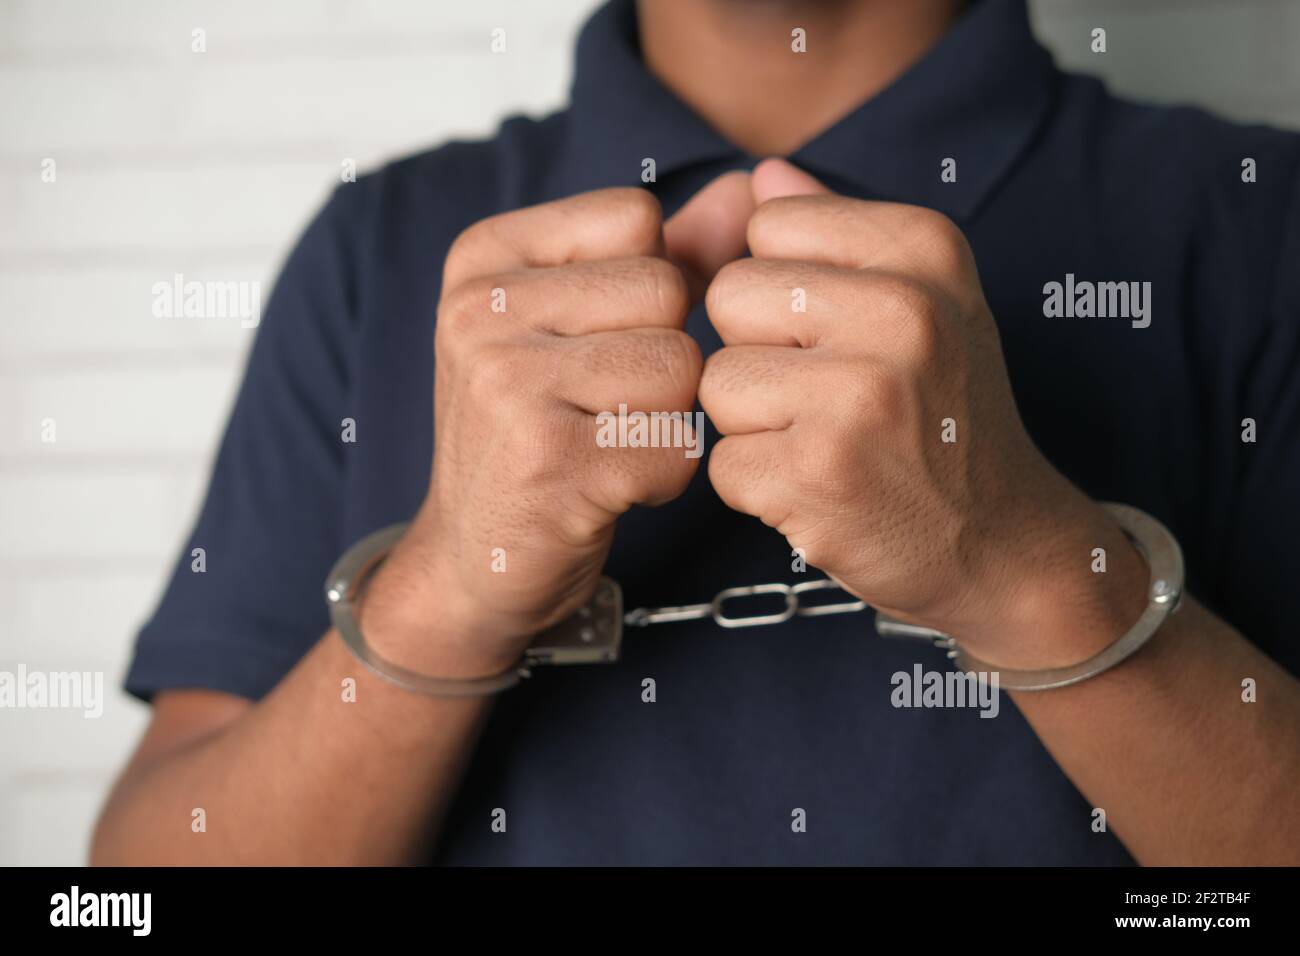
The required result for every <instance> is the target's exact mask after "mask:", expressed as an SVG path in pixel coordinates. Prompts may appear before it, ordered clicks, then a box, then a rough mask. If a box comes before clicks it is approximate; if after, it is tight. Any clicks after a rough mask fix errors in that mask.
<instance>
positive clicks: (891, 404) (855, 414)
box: [843, 366, 906, 425]
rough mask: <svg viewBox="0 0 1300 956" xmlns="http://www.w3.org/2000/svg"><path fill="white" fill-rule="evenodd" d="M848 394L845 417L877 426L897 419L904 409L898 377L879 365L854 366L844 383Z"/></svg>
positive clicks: (901, 416) (903, 396) (904, 400)
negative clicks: (850, 405)
mask: <svg viewBox="0 0 1300 956" xmlns="http://www.w3.org/2000/svg"><path fill="white" fill-rule="evenodd" d="M843 387H844V389H845V392H846V393H847V394H848V395H849V396H850V401H851V404H852V413H851V415H850V416H849V420H850V421H852V420H854V419H858V420H861V419H866V420H867V421H868V422H871V423H874V424H877V425H888V424H892V423H895V422H898V421H901V420H902V418H903V415H904V413H905V411H906V396H905V394H904V391H903V387H902V385H901V384H900V383H899V381H898V379H897V378H896V377H895V376H894V375H892V374H891V373H890V372H889V371H888V370H886V369H884V368H879V367H874V366H871V367H866V368H861V367H860V368H857V369H855V370H854V371H853V372H852V373H851V374H850V375H848V376H847V379H846V381H845V383H844V386H843Z"/></svg>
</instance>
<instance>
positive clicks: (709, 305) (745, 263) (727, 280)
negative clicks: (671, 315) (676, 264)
mask: <svg viewBox="0 0 1300 956" xmlns="http://www.w3.org/2000/svg"><path fill="white" fill-rule="evenodd" d="M751 227H752V220H751ZM755 261H757V260H754V259H734V260H732V261H731V262H728V263H727V264H726V265H724V266H723V267H722V268H721V269H719V270H718V271H717V274H716V275H714V277H713V281H711V282H710V283H709V288H708V289H707V290H706V291H705V293H704V309H705V311H706V312H707V313H708V314H709V315H715V316H716V315H722V314H724V313H725V312H726V311H727V310H728V309H729V308H730V307H731V306H732V305H733V304H734V303H735V301H736V295H737V293H739V292H740V291H741V290H742V289H744V288H745V285H746V282H747V279H748V277H749V275H750V270H751V268H752V266H751V265H750V263H753V262H755Z"/></svg>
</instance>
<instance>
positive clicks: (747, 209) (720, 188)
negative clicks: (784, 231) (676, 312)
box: [664, 170, 754, 302]
mask: <svg viewBox="0 0 1300 956" xmlns="http://www.w3.org/2000/svg"><path fill="white" fill-rule="evenodd" d="M749 180H750V176H749V173H747V172H743V171H739V170H738V171H736V172H731V173H724V174H723V175H721V176H719V177H718V178H717V179H715V180H713V182H711V183H709V184H708V185H707V186H705V187H704V188H703V189H701V190H700V191H699V192H697V193H696V194H695V195H694V196H692V197H691V198H690V199H689V200H687V202H686V205H684V206H682V208H681V209H679V210H678V211H677V214H676V215H674V216H673V217H672V218H671V219H669V220H668V221H667V222H666V223H664V246H665V249H666V252H667V255H668V258H669V259H670V260H672V262H673V263H674V264H675V265H676V266H677V267H678V268H679V269H681V270H682V273H683V274H684V275H685V276H686V283H687V285H688V286H690V290H691V301H692V302H700V301H702V300H703V299H704V292H705V290H706V289H708V287H709V282H710V281H711V280H712V279H713V277H714V275H716V274H717V271H718V270H719V269H721V268H722V267H723V266H725V265H726V264H727V263H728V262H731V261H732V260H734V259H739V258H741V257H742V256H743V255H744V254H745V248H746V247H745V229H746V227H747V226H748V225H749V217H750V216H751V215H752V214H753V212H754V195H753V191H752V190H751V188H750V182H749Z"/></svg>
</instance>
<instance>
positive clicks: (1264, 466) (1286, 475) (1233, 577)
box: [1222, 175, 1300, 676]
mask: <svg viewBox="0 0 1300 956" xmlns="http://www.w3.org/2000/svg"><path fill="white" fill-rule="evenodd" d="M1292 182H1293V185H1292V188H1291V191H1290V195H1289V199H1288V200H1287V209H1286V212H1285V215H1286V225H1285V227H1284V229H1283V230H1282V233H1281V239H1280V243H1279V247H1278V248H1277V250H1276V254H1277V259H1276V263H1275V264H1274V265H1273V268H1274V270H1275V271H1274V276H1275V279H1274V282H1273V288H1274V290H1275V291H1274V293H1273V295H1272V299H1271V305H1270V307H1269V308H1268V310H1267V315H1266V316H1265V321H1264V322H1263V323H1262V324H1261V326H1260V328H1259V329H1258V334H1257V335H1256V336H1254V337H1253V339H1252V341H1251V348H1250V350H1249V353H1248V354H1247V355H1246V356H1244V361H1242V362H1241V363H1240V367H1239V369H1238V372H1237V375H1238V379H1237V394H1238V396H1239V399H1238V402H1239V406H1238V411H1239V415H1238V416H1237V421H1236V422H1235V423H1234V424H1235V425H1236V426H1237V427H1238V428H1239V429H1240V431H1238V432H1237V433H1235V434H1233V435H1230V436H1228V438H1229V440H1230V441H1240V442H1241V446H1240V451H1239V453H1238V454H1239V456H1240V458H1239V461H1240V465H1239V468H1238V476H1237V485H1236V493H1235V495H1234V505H1233V516H1232V523H1231V527H1230V530H1229V533H1228V535H1227V537H1226V540H1225V541H1223V542H1222V544H1223V547H1224V551H1225V556H1226V558H1227V560H1226V561H1225V562H1224V565H1225V570H1226V581H1225V584H1226V589H1225V591H1226V593H1225V597H1226V601H1225V604H1226V606H1225V608H1224V611H1225V614H1226V616H1227V617H1228V619H1229V621H1230V622H1231V623H1232V624H1233V625H1234V626H1235V627H1237V629H1238V630H1240V631H1241V633H1242V634H1243V635H1245V636H1246V637H1247V638H1249V639H1250V640H1251V641H1253V642H1254V643H1255V644H1257V645H1258V646H1259V647H1260V648H1261V649H1263V650H1264V651H1265V652H1266V653H1268V654H1269V655H1270V656H1271V657H1273V658H1274V659H1275V660H1277V661H1278V662H1279V663H1281V664H1282V665H1283V666H1285V667H1286V668H1287V669H1288V670H1290V671H1291V672H1292V673H1293V674H1300V641H1296V639H1295V635H1296V628H1297V626H1300V586H1298V585H1300V175H1296V176H1293V178H1292ZM1245 419H1253V421H1254V424H1255V435H1254V441H1247V440H1245V438H1244V437H1243V433H1244V432H1245V431H1246V426H1245V425H1243V424H1242V423H1243V421H1244V420H1245ZM1243 676H1249V675H1243Z"/></svg>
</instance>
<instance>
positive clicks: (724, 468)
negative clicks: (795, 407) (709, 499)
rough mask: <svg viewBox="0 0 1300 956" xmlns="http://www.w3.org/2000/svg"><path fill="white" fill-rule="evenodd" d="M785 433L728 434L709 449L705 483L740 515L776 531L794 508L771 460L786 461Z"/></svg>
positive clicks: (786, 443)
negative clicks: (750, 517)
mask: <svg viewBox="0 0 1300 956" xmlns="http://www.w3.org/2000/svg"><path fill="white" fill-rule="evenodd" d="M788 444H789V443H788V438H787V433H786V432H758V433H755V434H753V435H728V436H727V437H725V438H722V439H719V440H718V442H717V443H716V444H715V445H714V446H713V447H712V448H711V449H710V450H709V483H710V484H712V485H713V490H714V491H716V492H717V493H718V497H719V498H721V499H722V501H723V502H724V503H725V504H726V505H727V506H728V507H729V508H733V509H734V510H736V511H739V512H741V513H742V514H747V515H753V516H755V517H756V518H761V519H762V520H763V522H764V523H765V524H767V525H769V526H771V527H773V528H777V529H778V530H779V529H780V528H781V526H782V525H783V524H785V522H786V521H788V520H789V518H790V514H791V513H792V512H793V510H794V504H795V502H794V499H793V495H792V494H791V492H790V490H789V489H788V487H787V485H786V482H785V481H784V480H783V479H782V478H781V473H780V470H779V469H774V468H773V462H779V461H786V460H787V457H786V456H787V455H788V453H789V449H788Z"/></svg>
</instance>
